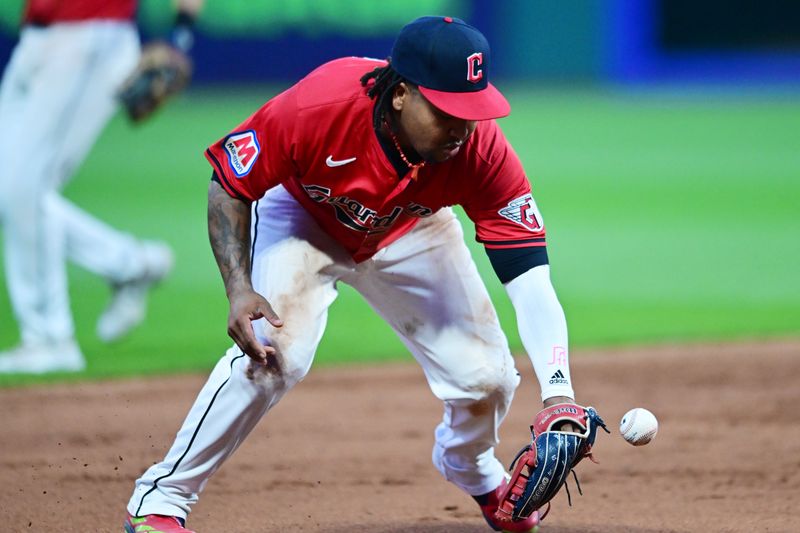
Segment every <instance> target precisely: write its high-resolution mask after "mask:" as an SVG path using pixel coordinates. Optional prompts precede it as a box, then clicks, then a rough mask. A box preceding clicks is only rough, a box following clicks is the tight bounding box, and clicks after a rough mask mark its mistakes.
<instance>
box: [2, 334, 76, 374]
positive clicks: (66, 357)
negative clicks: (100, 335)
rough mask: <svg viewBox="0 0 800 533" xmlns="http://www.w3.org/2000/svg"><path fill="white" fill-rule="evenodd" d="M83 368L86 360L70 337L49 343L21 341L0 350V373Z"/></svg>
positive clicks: (38, 372) (67, 370) (42, 371)
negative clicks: (17, 344)
mask: <svg viewBox="0 0 800 533" xmlns="http://www.w3.org/2000/svg"><path fill="white" fill-rule="evenodd" d="M84 368H86V361H84V359H83V354H81V350H80V348H78V345H77V344H76V343H75V341H74V340H72V339H70V340H66V341H61V342H55V343H49V344H44V343H41V344H40V343H35V344H34V343H23V344H21V345H19V346H17V347H16V348H12V349H11V350H7V351H5V352H0V374H46V373H48V372H80V371H81V370H83V369H84Z"/></svg>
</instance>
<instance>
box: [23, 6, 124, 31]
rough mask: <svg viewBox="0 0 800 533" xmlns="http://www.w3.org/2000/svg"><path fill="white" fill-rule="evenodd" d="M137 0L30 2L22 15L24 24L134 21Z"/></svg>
mask: <svg viewBox="0 0 800 533" xmlns="http://www.w3.org/2000/svg"><path fill="white" fill-rule="evenodd" d="M136 2H137V0H29V1H28V3H27V5H26V6H25V11H24V13H23V15H22V22H23V23H24V24H39V25H44V26H46V25H48V24H53V23H56V22H77V21H81V20H94V19H111V20H133V17H134V15H135V14H136Z"/></svg>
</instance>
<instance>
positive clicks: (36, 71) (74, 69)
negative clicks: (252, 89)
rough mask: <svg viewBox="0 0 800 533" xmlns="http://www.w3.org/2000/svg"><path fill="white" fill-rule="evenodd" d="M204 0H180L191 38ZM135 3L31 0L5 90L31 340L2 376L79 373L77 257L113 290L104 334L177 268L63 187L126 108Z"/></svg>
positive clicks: (9, 165)
mask: <svg viewBox="0 0 800 533" xmlns="http://www.w3.org/2000/svg"><path fill="white" fill-rule="evenodd" d="M200 5H201V1H200V0H180V1H179V2H178V8H179V15H178V19H177V20H178V21H179V25H178V27H179V28H180V31H176V33H175V35H182V36H184V38H185V35H186V31H188V30H187V27H188V26H189V24H190V22H191V21H192V20H193V18H194V15H195V13H197V11H198V10H199V8H200ZM135 11H136V0H82V1H80V2H71V1H55V2H54V1H52V0H29V1H28V2H27V3H26V5H25V10H24V13H23V27H22V30H21V34H20V39H19V43H18V44H17V46H16V48H15V49H14V52H13V55H12V56H11V59H10V62H9V63H8V65H7V67H6V69H5V74H4V76H3V81H2V86H1V87H0V160H2V161H3V167H2V170H0V190H2V191H3V192H2V194H1V195H0V223H1V224H2V227H3V231H4V237H5V238H4V242H5V250H4V252H5V253H4V257H5V273H6V279H7V285H8V290H9V295H10V298H11V304H12V307H13V310H14V315H15V317H16V319H17V321H18V323H19V326H20V336H21V340H22V342H21V344H20V346H18V347H17V348H14V349H11V350H8V351H5V352H2V353H0V372H6V373H7V372H26V373H43V372H52V371H79V370H81V369H83V368H84V366H85V362H84V358H83V355H82V354H81V350H80V348H79V347H78V345H77V343H76V342H75V328H74V325H73V321H72V315H71V313H70V308H69V296H68V291H67V276H66V259H70V260H72V261H74V262H76V263H77V264H79V265H80V266H82V267H84V268H86V269H87V270H89V271H90V272H93V273H96V274H98V275H100V276H102V277H103V278H104V279H105V280H106V281H107V282H108V283H109V284H110V286H111V288H112V293H113V294H112V298H111V302H110V304H109V305H108V307H107V308H106V310H105V311H104V312H103V314H102V315H101V316H100V318H99V320H98V323H97V334H98V336H99V337H100V338H101V339H103V340H104V341H113V340H115V339H118V338H120V337H122V336H123V335H125V334H126V333H127V332H128V331H130V329H132V328H133V327H135V326H136V325H138V324H139V323H140V322H141V321H142V320H143V319H144V314H145V303H146V296H147V292H148V290H149V288H150V287H151V286H152V285H153V284H154V283H156V282H158V281H159V280H161V279H162V278H163V277H164V276H166V274H167V273H168V272H169V270H170V269H171V266H172V252H171V250H170V249H169V247H168V246H167V245H166V244H164V243H161V242H153V241H140V240H138V239H136V238H134V237H133V236H131V235H129V234H126V233H123V232H121V231H118V230H116V229H113V228H111V227H110V226H108V225H106V224H105V223H103V222H101V221H100V220H97V219H95V218H94V217H92V216H91V215H89V214H88V213H86V212H84V211H83V210H81V209H80V208H79V207H78V206H76V205H74V204H73V203H71V202H70V201H69V200H67V199H66V198H64V197H63V196H62V195H61V194H60V190H61V188H62V187H63V186H64V184H65V183H66V182H67V181H68V180H69V179H70V178H71V177H72V175H73V174H74V173H75V171H76V169H77V168H78V167H79V166H80V164H81V163H82V161H83V160H84V158H85V157H86V154H87V153H88V152H89V149H90V148H91V146H92V145H93V144H94V142H95V140H96V139H97V137H98V136H99V134H100V132H101V131H102V129H103V127H104V126H105V124H106V123H107V122H108V120H109V119H110V118H111V116H112V115H113V113H114V111H115V109H116V107H117V102H116V93H117V91H118V89H119V88H120V86H121V85H122V84H123V82H124V81H125V79H126V78H127V77H128V76H129V75H130V74H131V72H132V71H133V70H134V67H135V66H136V65H137V61H138V58H139V51H140V45H139V37H138V35H137V32H136V27H135V25H134V21H133V18H134V15H135Z"/></svg>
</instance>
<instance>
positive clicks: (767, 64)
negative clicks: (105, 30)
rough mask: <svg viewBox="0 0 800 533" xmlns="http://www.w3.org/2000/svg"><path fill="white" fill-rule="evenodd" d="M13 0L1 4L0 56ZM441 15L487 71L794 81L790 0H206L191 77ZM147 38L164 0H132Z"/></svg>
mask: <svg viewBox="0 0 800 533" xmlns="http://www.w3.org/2000/svg"><path fill="white" fill-rule="evenodd" d="M22 3H23V0H5V1H4V2H2V4H0V64H5V63H6V61H7V59H8V57H9V54H10V51H11V48H12V46H13V43H14V41H15V39H16V35H17V31H18V23H17V21H18V20H19V13H20V11H21V6H22ZM445 13H446V14H451V15H454V16H458V17H461V18H464V19H466V20H467V21H469V22H471V23H472V24H474V25H476V26H477V27H479V28H480V29H481V30H482V31H483V32H484V33H486V35H487V37H488V38H489V40H490V42H491V43H492V45H493V49H494V56H495V71H496V75H497V79H501V78H503V79H523V80H543V81H560V82H564V81H569V82H575V81H581V82H597V81H600V82H616V83H619V82H623V83H642V82H645V83H649V82H679V83H683V82H707V81H711V82H728V83H739V82H747V83H776V82H777V83H792V84H794V83H799V82H800V2H785V1H783V2H782V1H780V0H759V1H758V2H755V1H754V0H707V1H705V2H702V3H698V2H694V1H690V0H560V1H558V2H553V1H549V0H495V1H492V0H401V1H398V0H384V1H381V2H377V1H375V0H346V1H345V0H224V1H221V0H207V7H206V10H205V11H204V13H203V16H202V18H201V20H200V23H199V28H198V40H197V46H196V49H195V56H196V58H197V59H198V61H197V72H196V81H197V82H200V83H203V82H224V83H229V82H265V81H267V82H269V81H279V82H286V81H291V80H296V79H297V78H298V77H300V76H302V75H303V74H305V73H306V72H308V71H309V70H311V69H312V68H314V67H315V66H317V65H318V64H320V63H322V62H324V61H326V60H328V59H332V58H335V57H340V56H344V55H366V56H371V57H381V58H382V57H386V56H387V55H388V53H389V50H390V47H391V43H392V37H393V35H394V34H395V33H396V32H397V30H398V29H399V28H400V27H401V26H402V24H403V23H404V22H405V21H408V20H411V19H413V18H415V17H417V16H420V15H424V14H445ZM139 20H140V23H141V26H142V28H143V33H144V34H145V37H147V38H150V37H158V36H162V35H164V34H166V33H167V32H168V29H169V25H170V20H171V8H170V2H168V1H167V0H142V2H141V9H140V13H139Z"/></svg>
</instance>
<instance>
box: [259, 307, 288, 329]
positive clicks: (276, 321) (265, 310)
mask: <svg viewBox="0 0 800 533" xmlns="http://www.w3.org/2000/svg"><path fill="white" fill-rule="evenodd" d="M258 310H259V311H260V312H261V316H263V317H264V318H266V319H267V321H268V322H269V323H270V324H272V325H273V326H274V327H276V328H279V327H281V326H283V320H282V319H281V317H279V316H278V313H276V312H275V310H274V309H272V306H271V305H269V302H268V301H266V300H264V303H263V304H262V305H261V306H259V308H258Z"/></svg>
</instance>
